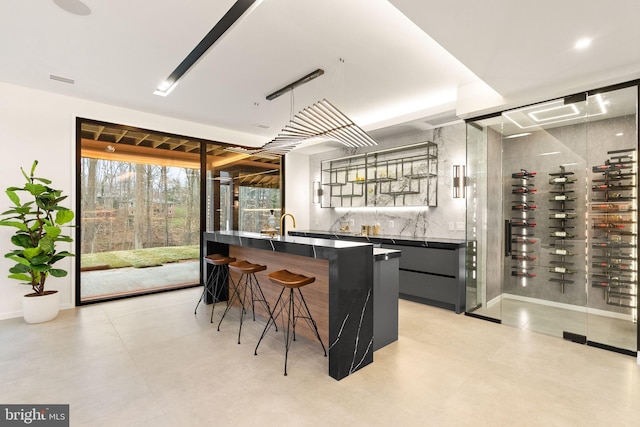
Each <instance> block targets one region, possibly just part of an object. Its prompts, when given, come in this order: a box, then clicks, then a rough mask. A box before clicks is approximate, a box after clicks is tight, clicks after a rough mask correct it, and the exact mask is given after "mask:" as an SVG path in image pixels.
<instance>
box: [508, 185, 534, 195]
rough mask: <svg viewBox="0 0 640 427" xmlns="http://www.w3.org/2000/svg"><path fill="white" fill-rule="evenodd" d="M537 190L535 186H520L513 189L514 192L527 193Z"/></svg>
mask: <svg viewBox="0 0 640 427" xmlns="http://www.w3.org/2000/svg"><path fill="white" fill-rule="evenodd" d="M536 191H538V190H536V189H535V188H529V187H525V186H522V187H518V188H514V189H513V190H511V193H512V194H526V193H535V192H536Z"/></svg>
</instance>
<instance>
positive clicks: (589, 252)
mask: <svg viewBox="0 0 640 427" xmlns="http://www.w3.org/2000/svg"><path fill="white" fill-rule="evenodd" d="M637 102H638V86H637V85H628V86H627V87H624V88H615V89H610V90H601V91H594V92H591V93H582V94H578V95H575V96H570V97H565V98H561V99H556V100H551V101H547V102H542V103H539V104H535V105H531V106H527V107H522V108H517V109H513V110H509V111H505V112H502V113H501V114H497V115H494V116H491V117H485V118H480V119H477V120H473V121H468V122H467V165H468V172H469V173H468V175H469V176H468V187H469V190H468V194H469V196H468V199H467V241H468V242H467V248H468V257H467V260H468V261H467V307H468V311H470V312H472V313H473V314H475V315H479V316H482V317H487V318H490V319H495V320H498V321H500V322H502V323H505V324H507V325H511V326H515V327H519V328H525V329H530V330H533V331H536V332H540V333H545V334H549V335H553V336H557V337H563V338H565V339H570V340H573V341H576V342H580V343H588V344H590V345H595V346H601V347H605V348H612V349H615V350H617V351H622V352H628V353H635V351H636V350H637V327H636V321H637V202H636V197H637V147H638V131H637V122H638V109H637V108H638V107H637Z"/></svg>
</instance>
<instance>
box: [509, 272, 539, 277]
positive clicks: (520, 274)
mask: <svg viewBox="0 0 640 427" xmlns="http://www.w3.org/2000/svg"><path fill="white" fill-rule="evenodd" d="M511 275H512V276H518V277H536V274H535V273H529V272H527V271H512V272H511Z"/></svg>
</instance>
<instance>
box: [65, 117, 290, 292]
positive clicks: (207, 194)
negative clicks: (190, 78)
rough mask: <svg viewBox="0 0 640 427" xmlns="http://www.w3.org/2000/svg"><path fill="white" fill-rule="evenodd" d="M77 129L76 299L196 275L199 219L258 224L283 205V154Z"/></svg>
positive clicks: (245, 226) (118, 130)
mask: <svg viewBox="0 0 640 427" xmlns="http://www.w3.org/2000/svg"><path fill="white" fill-rule="evenodd" d="M77 130H78V132H77V134H78V152H79V156H78V175H77V176H78V185H77V187H78V191H77V194H78V196H79V203H78V211H79V212H78V215H77V217H78V218H79V221H80V227H79V232H78V239H77V244H78V250H77V254H78V264H79V270H80V272H79V276H78V277H79V280H78V284H77V291H76V293H77V297H76V302H77V303H78V304H82V303H87V302H93V301H97V300H104V299H112V298H119V297H122V296H131V295H136V294H141V293H148V292H156V291H159V290H166V289H174V288H181V287H185V286H193V285H196V284H199V283H201V269H200V253H201V252H200V241H201V234H202V233H201V232H202V228H203V227H202V226H201V224H204V228H205V229H206V230H244V231H258V232H259V231H260V229H261V228H262V227H263V226H264V225H265V224H267V221H268V218H269V215H270V211H272V210H273V211H274V215H279V213H280V200H281V198H280V187H281V186H280V158H270V159H264V158H260V157H255V156H249V155H247V154H241V153H236V152H232V151H229V150H227V148H229V147H230V145H226V144H221V143H212V142H209V141H201V140H197V139H193V138H187V137H182V136H176V135H170V134H164V133H161V132H153V131H148V130H142V129H136V128H130V127H126V126H121V125H114V124H109V123H103V122H95V121H91V120H84V119H78V124H77ZM202 151H204V152H205V159H206V169H205V170H206V174H205V175H204V176H205V178H206V179H205V180H204V181H203V180H202V174H201V170H202V167H201V165H202V156H201V152H202ZM203 182H204V183H205V187H204V191H203V187H202V183H203ZM203 214H204V215H203Z"/></svg>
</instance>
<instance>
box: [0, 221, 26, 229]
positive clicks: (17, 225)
mask: <svg viewBox="0 0 640 427" xmlns="http://www.w3.org/2000/svg"><path fill="white" fill-rule="evenodd" d="M0 225H3V226H7V227H15V228H17V229H19V230H22V231H27V226H26V225H24V223H22V222H18V221H6V220H2V221H0Z"/></svg>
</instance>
